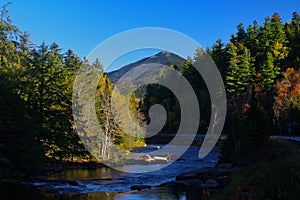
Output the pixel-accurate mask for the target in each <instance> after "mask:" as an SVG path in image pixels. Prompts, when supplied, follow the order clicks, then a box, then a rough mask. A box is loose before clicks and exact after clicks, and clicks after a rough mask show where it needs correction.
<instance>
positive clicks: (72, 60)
mask: <svg viewBox="0 0 300 200" xmlns="http://www.w3.org/2000/svg"><path fill="white" fill-rule="evenodd" d="M82 64H85V65H90V66H91V67H95V68H97V73H98V76H99V78H100V79H99V86H98V87H97V92H96V94H95V98H96V104H97V105H96V107H97V117H98V120H99V122H100V124H101V127H102V128H103V130H104V131H106V132H107V133H108V134H109V136H110V138H109V142H111V143H114V144H116V145H119V146H120V147H121V148H123V149H130V148H133V147H134V146H137V145H143V141H142V139H140V138H138V139H137V138H135V137H132V136H131V137H127V135H126V134H124V133H123V132H121V130H120V128H118V125H117V123H116V122H115V121H114V119H113V117H110V118H109V119H108V118H107V116H105V112H106V113H107V112H110V111H111V108H110V102H108V99H110V95H111V92H112V85H111V83H110V81H109V79H108V78H107V76H106V75H105V74H104V73H103V70H102V68H101V65H100V64H99V62H98V61H96V63H93V64H89V63H88V61H87V60H86V59H84V60H81V59H80V58H79V57H78V56H77V55H75V54H74V53H73V52H72V51H71V50H68V51H67V52H62V50H61V49H60V47H59V46H58V45H57V44H56V43H53V44H51V45H46V44H45V43H43V44H41V45H40V46H36V45H34V44H32V43H31V42H30V41H29V36H28V34H27V33H23V32H21V31H20V30H19V29H18V27H17V26H15V25H13V24H12V21H11V19H10V17H9V15H8V10H7V5H6V6H4V7H3V10H2V16H1V20H0V94H1V96H0V133H1V135H0V137H1V138H0V149H1V155H0V164H1V171H0V176H1V177H2V176H10V175H14V174H15V175H16V176H18V175H20V174H28V173H31V172H36V171H37V170H38V169H40V168H41V167H42V166H43V164H44V163H45V161H47V160H53V159H54V160H70V161H72V160H73V159H86V160H89V159H95V158H94V157H93V156H92V155H91V154H90V153H89V152H88V151H87V150H86V148H85V146H84V145H83V143H82V142H81V140H80V138H79V136H78V134H77V131H78V130H77V129H76V126H75V125H74V119H73V115H72V92H73V85H74V81H75V77H76V74H77V72H78V70H79V68H80V67H81V65H82ZM132 105H133V106H134V105H136V103H135V102H134V101H132ZM108 125H109V126H108ZM112 127H114V128H112ZM104 148H105V146H103V145H102V146H101V149H100V150H99V151H103V149H104ZM97 155H98V154H97ZM99 158H104V157H98V159H99Z"/></svg>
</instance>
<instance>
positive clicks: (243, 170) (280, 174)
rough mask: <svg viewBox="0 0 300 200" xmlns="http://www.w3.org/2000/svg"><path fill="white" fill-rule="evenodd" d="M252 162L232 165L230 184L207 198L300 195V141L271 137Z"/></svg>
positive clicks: (259, 197)
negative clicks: (236, 166)
mask: <svg viewBox="0 0 300 200" xmlns="http://www.w3.org/2000/svg"><path fill="white" fill-rule="evenodd" d="M257 155H259V158H258V159H257V160H256V162H255V163H252V164H251V165H249V166H243V167H239V168H233V169H232V170H231V172H230V173H229V179H228V180H229V182H228V183H227V185H226V186H225V187H224V188H223V189H221V190H217V191H216V192H214V191H213V192H211V191H210V190H205V191H206V192H205V193H204V195H205V198H206V199H246V200H252V199H300V193H299V191H300V156H299V155H300V143H299V142H297V141H291V140H285V139H271V140H270V142H269V144H268V145H266V146H264V147H263V148H261V149H258V152H257Z"/></svg>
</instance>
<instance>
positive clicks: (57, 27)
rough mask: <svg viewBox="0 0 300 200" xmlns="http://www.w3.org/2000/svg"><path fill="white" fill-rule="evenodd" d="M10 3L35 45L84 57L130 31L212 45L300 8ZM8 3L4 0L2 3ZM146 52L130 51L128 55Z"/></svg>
mask: <svg viewBox="0 0 300 200" xmlns="http://www.w3.org/2000/svg"><path fill="white" fill-rule="evenodd" d="M11 1H12V5H10V6H9V11H10V16H11V18H12V20H13V23H14V24H15V25H17V26H18V27H19V28H20V29H21V30H22V31H27V32H28V33H30V39H31V41H32V42H33V43H35V44H41V42H42V41H45V42H46V43H47V44H50V43H52V42H56V43H58V44H59V45H60V46H61V47H62V48H63V49H64V50H67V49H72V50H73V51H74V52H75V53H76V54H78V55H79V56H80V57H81V58H82V57H83V56H86V55H88V54H89V52H90V51H91V50H92V49H93V48H94V47H96V46H97V45H98V44H99V43H100V42H102V41H104V40H105V39H107V38H109V37H110V36H112V35H114V34H117V33H120V32H122V31H126V30H128V29H133V28H139V27H149V26H150V27H163V28H169V29H173V30H176V31H179V32H182V33H184V34H186V35H188V36H190V37H191V38H193V39H195V40H196V41H197V42H198V43H199V44H201V45H202V46H203V47H208V46H211V45H212V44H213V43H214V41H216V40H217V38H221V39H223V41H225V42H226V41H228V39H229V38H230V35H231V34H232V33H234V32H235V31H236V26H237V25H238V24H239V23H240V22H242V23H243V24H245V26H247V25H249V24H251V23H252V22H253V21H254V20H255V19H256V20H257V21H258V22H259V23H260V24H262V23H263V21H264V18H265V17H266V16H271V15H272V14H273V13H274V12H278V13H279V14H280V16H281V17H282V19H283V21H286V20H288V19H290V18H291V16H292V12H294V11H297V12H300V2H299V0H251V1H240V0H227V1H225V0H210V1H200V0H192V1H179V0H178V1H176V0H173V1H169V0H164V1H163V0H160V1H158V0H152V1H150V0H144V1H142V0H131V1H130V0H127V1H121V0H120V1H116V0H110V1H108V0H107V1H102V0H95V1H91V0H86V1H79V0H76V1H75V0H52V1H41V0H27V1H24V0H11ZM6 2H7V1H3V0H1V3H2V4H5V3H6ZM152 53H153V52H151V51H147V52H146V53H144V54H145V55H146V54H152ZM145 55H142V54H136V55H132V56H131V57H130V59H133V60H134V59H136V58H137V57H138V56H145ZM128 59H129V58H127V60H128ZM125 60H126V59H125ZM125 60H124V61H123V62H125V63H126V61H125Z"/></svg>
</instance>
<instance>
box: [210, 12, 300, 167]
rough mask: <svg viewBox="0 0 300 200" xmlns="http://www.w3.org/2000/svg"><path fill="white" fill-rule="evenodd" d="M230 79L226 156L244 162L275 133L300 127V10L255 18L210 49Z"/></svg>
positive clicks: (294, 131) (287, 132)
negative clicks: (289, 14)
mask: <svg viewBox="0 0 300 200" xmlns="http://www.w3.org/2000/svg"><path fill="white" fill-rule="evenodd" d="M208 52H209V53H210V55H211V57H212V58H213V59H214V61H215V63H216V64H217V66H218V67H219V70H220V71H221V73H222V76H223V79H224V81H225V85H226V90H227V100H228V113H227V124H226V127H225V131H226V132H227V134H228V139H227V140H226V142H225V145H224V146H223V159H224V160H229V161H230V160H231V161H232V160H235V161H239V162H243V159H246V158H249V157H251V155H252V156H254V155H255V153H254V152H255V149H257V148H259V146H261V145H263V144H264V143H265V142H266V141H267V140H268V136H269V135H270V134H273V135H274V134H280V135H296V134H299V130H300V101H299V100H300V90H299V88H300V79H299V76H300V71H299V67H300V15H299V14H298V13H296V12H294V13H293V16H292V19H291V20H289V21H287V22H286V23H283V22H282V21H281V18H280V16H279V14H278V13H275V14H274V15H273V16H272V17H267V18H266V19H265V22H264V24H263V25H258V23H257V21H254V23H253V24H252V25H249V26H248V27H247V28H245V27H244V25H243V24H239V25H238V26H237V32H236V33H235V34H233V35H232V36H231V39H230V41H229V42H228V43H227V44H224V43H222V41H221V40H220V39H218V40H217V42H216V43H215V44H214V45H213V46H212V47H211V48H209V49H208Z"/></svg>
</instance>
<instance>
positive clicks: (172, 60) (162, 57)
mask: <svg viewBox="0 0 300 200" xmlns="http://www.w3.org/2000/svg"><path fill="white" fill-rule="evenodd" d="M184 62H185V59H183V58H182V57H180V56H178V55H176V54H173V53H170V52H167V51H162V52H159V53H157V54H155V55H153V56H150V57H147V58H143V59H141V60H138V61H136V62H133V63H130V64H128V65H125V66H124V67H122V68H120V69H118V70H115V71H112V72H109V73H107V75H108V77H109V79H110V81H111V82H112V83H116V82H117V81H118V80H119V79H120V78H121V77H122V76H123V75H124V74H125V73H127V72H128V71H130V70H132V69H133V68H135V67H138V66H140V65H143V64H149V63H157V64H163V65H168V66H170V65H176V66H177V67H178V68H179V69H182V67H183V64H184Z"/></svg>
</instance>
